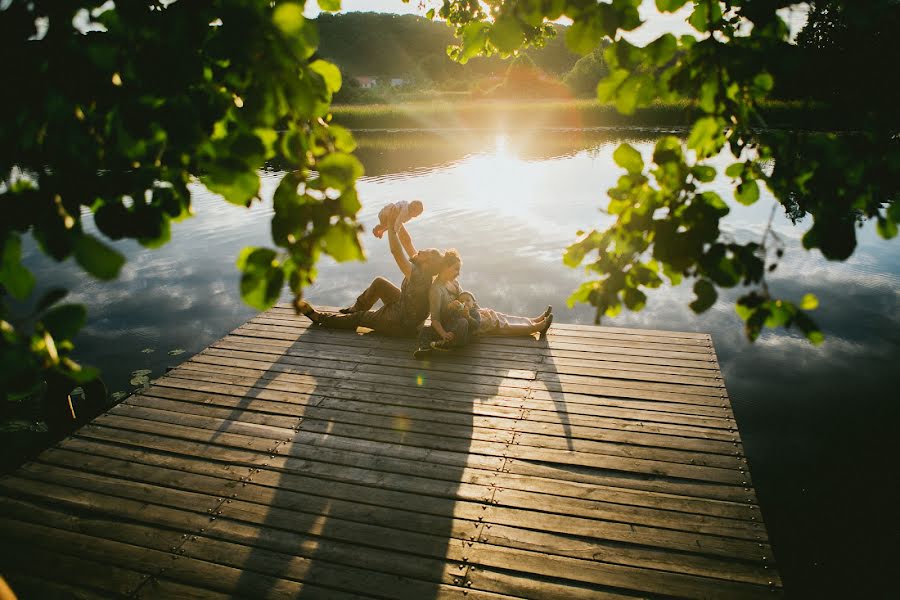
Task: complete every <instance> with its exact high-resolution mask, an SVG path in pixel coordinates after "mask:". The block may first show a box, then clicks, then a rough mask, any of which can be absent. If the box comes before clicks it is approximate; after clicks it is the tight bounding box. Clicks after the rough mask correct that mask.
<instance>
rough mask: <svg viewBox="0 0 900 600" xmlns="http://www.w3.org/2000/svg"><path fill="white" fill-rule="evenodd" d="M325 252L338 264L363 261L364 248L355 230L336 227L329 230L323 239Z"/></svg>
mask: <svg viewBox="0 0 900 600" xmlns="http://www.w3.org/2000/svg"><path fill="white" fill-rule="evenodd" d="M322 242H323V244H324V247H325V252H326V253H328V254H329V255H330V256H331V257H332V258H334V259H335V260H336V261H338V262H344V261H347V260H361V259H362V258H363V251H362V247H361V246H360V244H359V236H358V235H357V232H356V230H355V229H351V228H349V227H345V226H341V225H335V226H334V227H331V228H329V229H328V231H327V232H326V233H325V235H324V236H323V238H322Z"/></svg>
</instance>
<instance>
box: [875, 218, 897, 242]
mask: <svg viewBox="0 0 900 600" xmlns="http://www.w3.org/2000/svg"><path fill="white" fill-rule="evenodd" d="M875 229H876V230H877V231H878V235H880V236H881V237H882V238H884V239H886V240H889V239H892V238H893V237H895V236H896V235H897V223H896V222H894V220H893V219H891V218H890V216H888V217H887V218H885V217H882V216H880V215H879V216H878V222H877V223H876V225H875Z"/></svg>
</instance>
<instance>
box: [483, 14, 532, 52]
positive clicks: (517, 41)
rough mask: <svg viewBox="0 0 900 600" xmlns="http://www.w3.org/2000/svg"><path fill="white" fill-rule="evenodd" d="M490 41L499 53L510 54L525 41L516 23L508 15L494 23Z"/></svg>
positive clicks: (520, 28)
mask: <svg viewBox="0 0 900 600" xmlns="http://www.w3.org/2000/svg"><path fill="white" fill-rule="evenodd" d="M490 40H491V43H492V44H494V46H496V47H497V49H498V50H500V51H501V52H512V51H513V50H515V49H517V48H518V47H519V46H520V45H521V44H522V42H524V41H525V35H524V34H523V33H522V27H521V26H520V25H519V23H518V21H516V19H515V18H514V17H512V16H511V15H510V16H504V17H500V18H499V19H497V20H496V21H495V22H494V24H493V26H492V27H491V31H490Z"/></svg>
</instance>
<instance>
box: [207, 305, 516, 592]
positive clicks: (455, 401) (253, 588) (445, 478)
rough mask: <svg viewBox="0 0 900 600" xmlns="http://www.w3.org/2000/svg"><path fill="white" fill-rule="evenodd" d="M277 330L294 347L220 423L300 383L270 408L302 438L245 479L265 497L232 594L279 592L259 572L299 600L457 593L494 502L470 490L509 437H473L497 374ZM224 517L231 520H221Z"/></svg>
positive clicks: (484, 425)
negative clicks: (485, 509) (341, 594)
mask: <svg viewBox="0 0 900 600" xmlns="http://www.w3.org/2000/svg"><path fill="white" fill-rule="evenodd" d="M286 325H287V327H285V328H284V331H295V332H297V333H298V335H297V337H296V339H295V340H294V341H293V342H288V343H289V344H290V345H288V346H286V347H284V346H282V348H281V349H279V350H278V351H279V352H280V354H279V355H278V356H277V357H274V360H272V361H271V364H270V365H269V366H268V367H267V368H266V370H265V371H264V372H263V373H262V374H261V375H260V376H259V377H258V379H257V380H256V382H255V383H254V384H253V386H252V389H251V390H250V392H249V393H248V394H247V398H246V402H242V403H241V404H240V405H239V406H238V407H236V408H235V410H234V411H233V413H232V419H229V420H234V421H240V413H241V411H242V410H243V409H244V408H245V407H246V405H247V403H250V402H251V401H252V402H254V403H255V404H254V406H255V407H258V406H259V400H260V399H261V398H264V396H265V394H264V393H262V392H263V391H265V390H273V389H276V390H282V391H283V390H286V389H291V384H292V382H294V381H296V387H297V389H298V391H297V393H296V394H294V395H293V397H291V396H287V397H286V398H288V399H290V403H288V404H284V403H282V404H280V406H278V407H276V403H273V410H279V411H281V412H283V413H285V414H292V415H293V416H295V417H296V418H297V426H296V427H295V429H294V432H293V434H292V435H291V436H290V437H289V438H287V439H285V440H283V441H280V442H277V443H276V444H275V445H274V446H273V449H272V453H271V455H270V456H269V460H268V461H267V462H266V463H265V464H264V465H262V466H261V467H260V468H259V469H255V470H254V472H253V473H252V474H251V476H250V481H251V482H252V483H254V484H256V485H264V486H267V489H268V493H267V494H263V495H262V496H258V497H257V498H256V499H254V500H253V501H254V502H260V503H264V504H265V505H266V507H267V508H266V513H265V517H264V518H263V519H262V520H261V522H260V523H259V527H258V528H257V530H256V534H255V539H253V540H250V545H251V546H252V550H251V551H250V552H249V554H248V556H247V557H246V559H245V560H243V562H242V565H241V568H242V570H243V574H242V576H241V578H240V581H239V583H238V586H237V588H236V589H235V593H237V594H240V595H254V596H262V595H266V594H269V593H273V592H275V591H276V590H274V589H273V588H272V586H273V584H272V583H271V581H272V580H270V579H267V578H261V577H259V574H264V575H268V576H274V577H276V578H278V579H289V580H295V581H303V582H305V583H306V584H308V585H307V586H304V587H303V588H301V589H300V593H299V596H300V597H320V596H323V595H324V596H328V595H329V594H330V593H332V592H333V591H336V590H341V591H346V592H360V593H367V592H376V593H377V594H378V595H383V596H388V597H395V596H406V597H416V598H431V597H436V596H437V594H438V592H439V590H440V586H441V585H463V577H464V575H465V569H466V568H467V565H465V564H464V560H463V553H464V550H463V549H464V548H465V544H466V543H467V542H468V541H470V540H472V539H474V538H475V536H477V532H478V529H479V527H480V526H481V523H480V522H479V519H478V516H479V512H480V509H481V507H480V503H482V502H484V501H487V500H488V498H489V494H490V491H491V490H490V488H489V486H486V485H479V484H478V482H481V481H486V480H487V477H488V476H489V474H490V473H491V472H494V471H498V470H499V469H500V466H501V464H502V458H501V454H502V449H503V447H504V445H505V444H509V443H512V436H513V435H514V433H513V432H512V428H510V429H509V430H503V429H502V428H500V427H499V425H498V424H496V423H491V422H490V420H484V419H481V418H479V424H478V425H479V426H475V425H474V420H475V417H474V416H473V406H474V405H475V404H476V403H481V402H485V403H490V402H491V399H493V398H494V397H495V396H497V394H498V390H500V389H501V386H502V384H503V381H504V376H505V374H504V373H503V371H502V369H500V370H498V369H492V368H481V370H480V371H479V367H476V366H474V365H473V360H474V359H466V357H465V356H464V355H461V356H459V357H454V358H453V359H450V360H446V361H435V362H433V363H431V364H423V363H416V362H415V361H413V360H412V359H411V357H410V351H409V348H410V346H411V344H412V341H410V340H398V339H391V338H385V337H380V336H375V335H362V336H359V335H353V334H349V333H347V332H336V331H327V330H320V329H302V330H300V331H297V330H296V329H292V327H291V325H290V324H289V323H286ZM262 343H263V342H261V340H258V339H257V340H256V344H257V345H259V344H262ZM249 347H250V346H249V345H248V348H249ZM270 352H271V350H270ZM479 372H480V373H481V374H478V373H479ZM491 373H494V374H491ZM504 389H505V388H504ZM515 389H516V388H510V389H509V390H507V392H506V393H510V394H513V395H515V394H517V392H516V391H515ZM524 393H525V392H524V391H523V394H524ZM500 408H502V407H500ZM510 411H511V412H510V413H509V414H510V415H513V414H516V413H515V410H514V409H510ZM499 414H502V410H501V411H500V413H499ZM467 469H475V470H480V471H478V472H477V473H476V474H474V475H473V471H467ZM478 473H480V475H479V474H478ZM467 482H475V484H474V485H470V484H469V483H467ZM240 496H241V494H238V498H239V499H240ZM223 517H224V518H240V516H239V515H237V514H234V515H231V513H229V510H228V508H226V509H225V511H224V512H223Z"/></svg>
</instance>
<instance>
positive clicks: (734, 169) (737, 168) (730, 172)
mask: <svg viewBox="0 0 900 600" xmlns="http://www.w3.org/2000/svg"><path fill="white" fill-rule="evenodd" d="M743 173H744V163H742V162H736V163H732V164H730V165H728V168H727V169H725V174H726V175H727V176H729V177H740V176H741V175H742V174H743Z"/></svg>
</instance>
